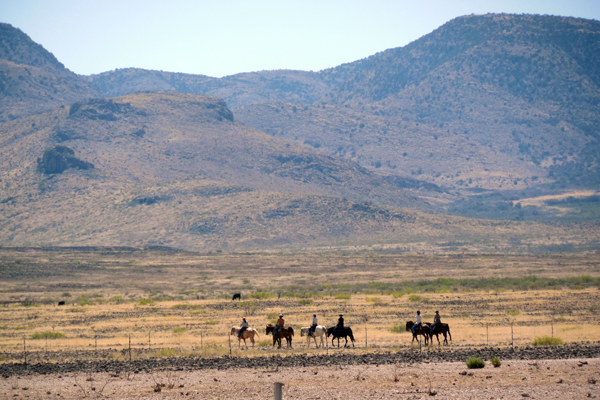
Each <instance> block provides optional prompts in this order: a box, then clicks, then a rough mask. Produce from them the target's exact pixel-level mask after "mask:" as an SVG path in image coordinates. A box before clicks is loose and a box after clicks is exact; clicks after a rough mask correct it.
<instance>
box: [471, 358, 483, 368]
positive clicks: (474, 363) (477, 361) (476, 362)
mask: <svg viewBox="0 0 600 400" xmlns="http://www.w3.org/2000/svg"><path fill="white" fill-rule="evenodd" d="M484 367H485V361H483V360H482V359H481V358H478V357H471V358H469V359H468V360H467V368H484Z"/></svg>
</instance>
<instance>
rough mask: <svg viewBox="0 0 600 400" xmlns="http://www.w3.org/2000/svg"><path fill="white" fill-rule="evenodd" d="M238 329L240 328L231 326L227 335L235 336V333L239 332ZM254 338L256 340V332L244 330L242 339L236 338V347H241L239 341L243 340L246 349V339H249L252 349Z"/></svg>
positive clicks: (251, 329)
mask: <svg viewBox="0 0 600 400" xmlns="http://www.w3.org/2000/svg"><path fill="white" fill-rule="evenodd" d="M240 329H241V328H240V327H239V326H232V327H231V332H229V334H230V335H236V336H237V333H238V332H239V331H240ZM254 336H256V337H257V338H258V331H257V330H256V329H254V328H246V330H245V331H244V333H242V337H238V347H241V341H242V340H243V341H244V344H245V345H246V348H248V344H247V343H246V339H250V342H252V347H254Z"/></svg>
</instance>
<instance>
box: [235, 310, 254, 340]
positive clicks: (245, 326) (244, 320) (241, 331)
mask: <svg viewBox="0 0 600 400" xmlns="http://www.w3.org/2000/svg"><path fill="white" fill-rule="evenodd" d="M246 329H248V322H247V321H246V318H245V317H244V318H242V327H241V328H240V330H239V331H238V334H237V336H238V338H241V337H242V335H243V334H244V332H246ZM244 342H245V341H244ZM253 346H254V345H253Z"/></svg>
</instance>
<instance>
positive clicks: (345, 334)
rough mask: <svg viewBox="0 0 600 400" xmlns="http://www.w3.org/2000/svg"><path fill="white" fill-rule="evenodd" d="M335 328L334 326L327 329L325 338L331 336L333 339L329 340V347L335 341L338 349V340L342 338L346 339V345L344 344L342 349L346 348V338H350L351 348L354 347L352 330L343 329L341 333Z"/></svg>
mask: <svg viewBox="0 0 600 400" xmlns="http://www.w3.org/2000/svg"><path fill="white" fill-rule="evenodd" d="M336 328H337V327H336V326H332V327H331V328H327V337H329V336H331V335H333V338H332V339H331V346H333V341H334V340H335V339H337V340H338V347H340V338H341V337H343V338H344V339H346V343H344V347H346V346H347V345H348V337H350V340H351V341H352V347H354V334H352V329H350V328H349V327H344V328H342V331H341V332H338V331H337V329H336Z"/></svg>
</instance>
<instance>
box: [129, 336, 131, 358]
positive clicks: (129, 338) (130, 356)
mask: <svg viewBox="0 0 600 400" xmlns="http://www.w3.org/2000/svg"><path fill="white" fill-rule="evenodd" d="M129 361H131V335H129Z"/></svg>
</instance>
